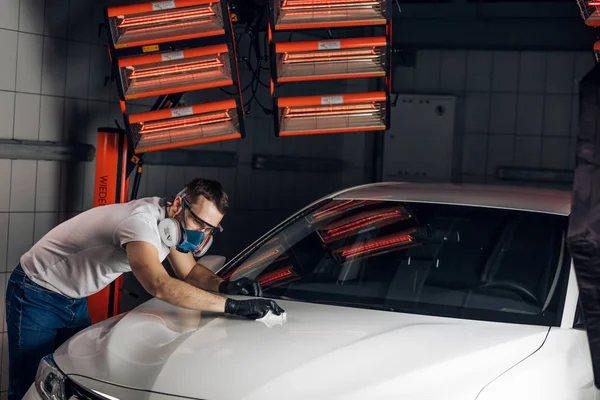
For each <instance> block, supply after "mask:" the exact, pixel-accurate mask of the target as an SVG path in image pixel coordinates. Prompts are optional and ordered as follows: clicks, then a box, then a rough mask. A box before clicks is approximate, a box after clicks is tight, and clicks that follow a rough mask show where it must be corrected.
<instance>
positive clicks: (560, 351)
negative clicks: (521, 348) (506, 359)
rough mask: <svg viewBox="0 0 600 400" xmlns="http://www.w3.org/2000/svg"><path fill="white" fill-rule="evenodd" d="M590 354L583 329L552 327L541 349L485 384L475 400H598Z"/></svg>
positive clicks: (599, 394)
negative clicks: (516, 396) (517, 399)
mask: <svg viewBox="0 0 600 400" xmlns="http://www.w3.org/2000/svg"><path fill="white" fill-rule="evenodd" d="M593 379H594V377H593V373H592V367H591V355H590V349H589V345H588V340H587V335H586V333H585V330H583V329H563V328H558V327H553V328H551V330H550V333H549V334H548V338H547V339H546V341H545V343H544V346H542V348H541V349H540V350H539V351H537V352H536V353H535V354H533V355H532V356H531V357H529V358H527V359H525V360H523V361H522V362H521V363H519V364H518V365H516V366H515V367H514V368H511V369H510V370H508V371H507V372H506V373H504V374H502V375H501V376H499V377H498V378H497V379H495V380H493V381H492V382H490V384H489V385H487V386H486V387H485V389H484V390H483V391H482V392H481V394H480V395H479V396H478V397H477V400H504V399H513V398H515V393H518V394H519V396H521V397H519V398H523V399H528V400H546V399H577V400H598V399H600V392H599V391H598V390H597V389H596V388H595V387H594V384H593Z"/></svg>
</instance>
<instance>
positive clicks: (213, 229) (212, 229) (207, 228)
mask: <svg viewBox="0 0 600 400" xmlns="http://www.w3.org/2000/svg"><path fill="white" fill-rule="evenodd" d="M182 199H183V207H184V208H185V209H187V210H188V211H189V213H190V215H191V216H192V218H193V219H194V221H195V222H196V223H197V224H198V225H200V226H203V227H204V229H202V230H203V231H204V232H206V233H207V234H209V235H213V236H214V235H215V234H216V233H221V232H223V227H222V226H221V224H219V225H218V226H213V225H211V224H209V223H208V222H206V221H205V220H203V219H202V218H200V217H199V216H197V215H196V214H194V212H193V211H192V206H191V204H190V203H189V202H188V201H187V200H186V199H185V197H182Z"/></svg>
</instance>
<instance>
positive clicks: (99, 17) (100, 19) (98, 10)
mask: <svg viewBox="0 0 600 400" xmlns="http://www.w3.org/2000/svg"><path fill="white" fill-rule="evenodd" d="M90 5H91V7H92V14H91V18H92V23H91V25H90V27H91V28H92V32H91V37H90V41H91V42H92V43H96V44H101V45H105V44H106V34H104V35H100V36H98V34H97V31H96V30H95V29H93V27H97V26H98V24H101V23H104V7H103V4H102V3H96V2H91V4H90Z"/></svg>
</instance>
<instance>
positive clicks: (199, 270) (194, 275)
mask: <svg viewBox="0 0 600 400" xmlns="http://www.w3.org/2000/svg"><path fill="white" fill-rule="evenodd" d="M185 281H186V282H187V283H189V284H190V285H193V286H196V287H198V288H200V289H204V290H210V291H213V292H218V291H219V285H220V284H221V282H223V279H221V278H219V277H218V276H217V275H215V274H214V272H212V271H211V270H209V269H208V268H206V267H205V266H203V265H200V264H198V263H196V265H194V268H192V270H191V271H190V273H189V274H188V276H187V277H186V278H185Z"/></svg>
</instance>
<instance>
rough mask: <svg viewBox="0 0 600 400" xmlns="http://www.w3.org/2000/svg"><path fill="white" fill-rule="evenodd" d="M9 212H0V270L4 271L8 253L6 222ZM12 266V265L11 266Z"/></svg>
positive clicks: (6, 267)
mask: <svg viewBox="0 0 600 400" xmlns="http://www.w3.org/2000/svg"><path fill="white" fill-rule="evenodd" d="M9 216H10V214H9V213H7V212H3V213H0V272H1V271H6V270H7V269H8V266H7V265H6V261H7V259H6V256H7V253H8V222H9ZM11 268H14V265H12V266H11Z"/></svg>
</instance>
